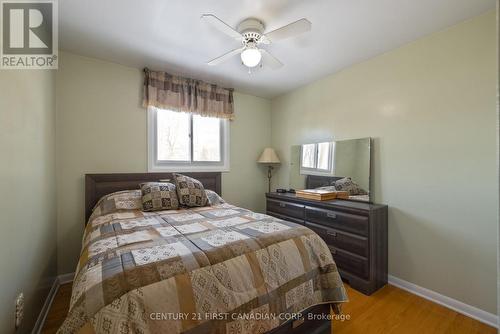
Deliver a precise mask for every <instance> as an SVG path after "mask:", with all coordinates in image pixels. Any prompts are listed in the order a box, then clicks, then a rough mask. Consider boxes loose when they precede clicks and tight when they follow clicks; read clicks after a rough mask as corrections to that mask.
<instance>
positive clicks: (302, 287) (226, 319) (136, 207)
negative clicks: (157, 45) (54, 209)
mask: <svg viewBox="0 0 500 334" xmlns="http://www.w3.org/2000/svg"><path fill="white" fill-rule="evenodd" d="M183 174H185V175H188V176H190V177H193V178H196V179H198V180H200V181H201V182H202V183H203V185H204V187H205V189H208V190H212V191H214V192H216V193H217V194H219V195H220V194H221V175H220V173H183ZM171 178H172V176H171V174H170V173H135V174H87V175H86V178H85V184H86V185H85V189H86V193H85V214H86V221H87V224H86V227H85V232H84V236H83V240H82V252H81V255H80V260H79V263H78V266H77V270H76V272H75V279H74V283H73V291H72V297H71V302H70V310H69V312H68V316H67V318H66V320H65V321H64V323H63V325H62V326H61V328H60V329H59V333H101V332H102V333H144V334H145V333H193V334H194V333H263V332H270V333H323V332H329V331H330V324H331V315H330V307H332V309H333V311H334V312H336V313H337V314H338V313H339V312H340V305H341V303H343V302H345V301H347V296H346V292H345V289H344V287H343V284H342V281H341V279H340V276H339V274H338V271H337V267H336V265H335V263H334V262H333V259H332V256H331V254H330V252H329V249H328V247H327V246H326V244H325V243H324V242H323V240H322V239H321V238H320V237H319V236H318V235H317V234H316V233H314V232H313V231H311V230H310V229H308V228H306V227H304V226H301V225H297V224H294V223H291V222H287V221H284V220H280V219H277V218H274V217H271V216H267V215H264V214H260V213H255V212H252V211H250V210H247V209H244V208H239V207H236V206H234V205H231V204H229V203H225V202H224V201H223V200H220V201H214V202H212V205H210V206H205V207H198V208H181V209H178V210H165V211H154V212H143V211H142V210H141V207H140V195H141V193H140V190H138V187H139V184H140V183H142V182H147V181H166V180H170V179H171Z"/></svg>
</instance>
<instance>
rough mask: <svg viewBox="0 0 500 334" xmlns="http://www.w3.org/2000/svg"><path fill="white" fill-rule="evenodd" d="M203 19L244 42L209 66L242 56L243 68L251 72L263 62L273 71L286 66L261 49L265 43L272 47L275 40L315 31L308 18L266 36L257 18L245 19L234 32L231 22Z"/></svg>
mask: <svg viewBox="0 0 500 334" xmlns="http://www.w3.org/2000/svg"><path fill="white" fill-rule="evenodd" d="M201 19H202V20H204V21H206V22H208V23H209V24H211V25H212V26H214V27H215V28H217V29H218V30H220V31H222V32H223V33H225V34H226V35H228V36H229V37H232V38H234V39H235V40H238V41H241V44H242V46H241V47H240V48H237V49H234V50H231V51H229V52H226V53H225V54H223V55H222V56H219V57H217V58H214V59H212V60H210V61H209V62H207V64H208V65H218V64H220V63H222V62H224V61H226V60H228V59H229V58H231V57H233V56H235V55H238V54H239V55H240V57H241V62H242V63H243V65H245V66H246V67H248V71H249V73H250V70H251V69H252V68H254V67H256V66H257V65H259V64H260V65H261V66H262V63H265V64H266V65H269V66H270V67H271V68H273V69H277V68H280V67H281V66H283V63H282V62H281V61H279V60H278V59H277V58H276V57H274V56H273V55H272V54H270V53H269V52H268V51H267V50H266V49H262V48H260V47H259V46H260V45H261V44H265V45H269V44H271V43H273V42H275V41H279V40H281V39H285V38H289V37H293V36H297V35H299V34H302V33H304V32H306V31H309V30H311V22H309V21H308V20H307V19H300V20H298V21H295V22H292V23H290V24H287V25H286V26H283V27H281V28H278V29H276V30H273V31H270V32H268V33H264V29H265V26H264V23H262V22H261V21H260V20H257V19H254V18H248V19H245V20H243V21H242V22H241V23H240V24H239V25H238V27H237V29H233V28H232V27H231V26H229V25H228V24H227V23H225V22H224V21H222V20H221V19H219V18H218V17H217V16H215V15H212V14H204V15H202V16H201Z"/></svg>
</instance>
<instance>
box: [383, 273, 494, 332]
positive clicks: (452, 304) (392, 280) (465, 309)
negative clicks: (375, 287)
mask: <svg viewBox="0 0 500 334" xmlns="http://www.w3.org/2000/svg"><path fill="white" fill-rule="evenodd" d="M389 284H391V285H394V286H396V287H398V288H400V289H403V290H406V291H408V292H410V293H413V294H415V295H417V296H420V297H422V298H425V299H428V300H430V301H432V302H434V303H436V304H439V305H442V306H444V307H447V308H449V309H452V310H453V311H456V312H458V313H461V314H463V315H466V316H468V317H470V318H473V319H476V320H478V321H481V322H483V323H485V324H487V325H490V326H492V327H495V328H498V316H497V315H495V314H493V313H489V312H486V311H483V310H481V309H479V308H477V307H474V306H471V305H468V304H465V303H463V302H461V301H458V300H456V299H453V298H450V297H447V296H445V295H442V294H440V293H437V292H435V291H432V290H429V289H426V288H423V287H421V286H418V285H416V284H413V283H410V282H408V281H405V280H402V279H400V278H397V277H394V276H391V275H389Z"/></svg>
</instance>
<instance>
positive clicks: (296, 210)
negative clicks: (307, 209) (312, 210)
mask: <svg viewBox="0 0 500 334" xmlns="http://www.w3.org/2000/svg"><path fill="white" fill-rule="evenodd" d="M267 211H271V212H274V213H278V214H281V215H284V216H288V217H293V218H298V219H304V205H301V204H295V203H289V202H284V201H277V200H274V199H268V200H267Z"/></svg>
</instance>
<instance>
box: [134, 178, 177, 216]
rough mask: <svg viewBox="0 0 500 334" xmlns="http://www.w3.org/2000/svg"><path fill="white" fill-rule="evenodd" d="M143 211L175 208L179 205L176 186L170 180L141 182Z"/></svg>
mask: <svg viewBox="0 0 500 334" xmlns="http://www.w3.org/2000/svg"><path fill="white" fill-rule="evenodd" d="M141 193H142V211H158V210H175V209H177V208H178V207H179V201H178V200H177V193H176V192H175V186H174V185H173V184H172V183H168V182H146V183H141Z"/></svg>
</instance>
